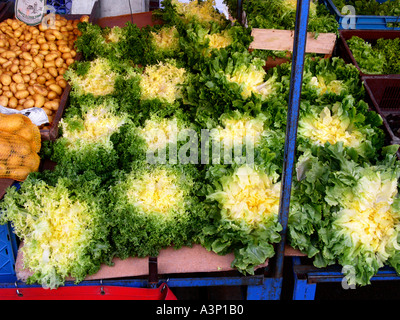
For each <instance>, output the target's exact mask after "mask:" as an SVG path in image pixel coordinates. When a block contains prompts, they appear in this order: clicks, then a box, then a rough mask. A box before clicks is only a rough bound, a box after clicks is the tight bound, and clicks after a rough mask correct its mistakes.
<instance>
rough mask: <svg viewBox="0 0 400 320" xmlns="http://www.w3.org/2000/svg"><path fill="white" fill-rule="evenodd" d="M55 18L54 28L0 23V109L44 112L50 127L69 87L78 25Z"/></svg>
mask: <svg viewBox="0 0 400 320" xmlns="http://www.w3.org/2000/svg"><path fill="white" fill-rule="evenodd" d="M88 20H89V17H88V16H82V17H81V18H80V19H76V20H67V19H66V18H65V17H62V16H60V15H55V23H54V25H55V26H54V28H46V27H45V26H44V25H42V24H39V25H38V26H28V25H26V24H25V23H23V22H21V21H19V20H17V19H7V20H4V21H3V22H1V23H0V105H2V106H4V107H8V108H13V109H17V110H23V109H27V108H32V107H38V108H43V110H44V111H45V112H46V114H47V115H48V118H49V124H47V125H44V126H41V127H40V129H48V128H49V127H50V126H51V123H52V121H53V119H54V116H55V113H56V111H57V109H58V107H59V105H60V98H61V94H62V92H63V90H64V88H65V87H66V86H67V82H66V81H65V79H64V77H63V75H64V73H65V71H66V70H67V69H68V67H69V65H71V64H72V63H73V62H74V61H75V56H76V51H75V50H74V42H75V40H76V39H77V37H78V36H79V35H80V31H79V30H78V27H77V25H78V23H79V22H81V21H82V22H83V21H88Z"/></svg>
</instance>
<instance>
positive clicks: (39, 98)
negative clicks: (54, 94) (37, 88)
mask: <svg viewBox="0 0 400 320" xmlns="http://www.w3.org/2000/svg"><path fill="white" fill-rule="evenodd" d="M32 99H33V100H34V101H35V107H36V108H41V107H43V105H44V103H45V102H46V99H45V97H43V96H42V95H41V94H39V93H35V94H34V95H32Z"/></svg>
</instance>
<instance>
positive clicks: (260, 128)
mask: <svg viewBox="0 0 400 320" xmlns="http://www.w3.org/2000/svg"><path fill="white" fill-rule="evenodd" d="M265 121H266V116H265V115H264V114H263V113H259V114H258V115H257V116H256V117H253V116H250V115H249V114H246V113H240V112H239V111H237V110H235V111H233V112H231V113H225V114H223V115H222V116H221V117H220V122H221V125H220V126H217V127H216V128H214V129H213V130H212V131H211V137H212V138H213V139H214V140H217V141H219V142H221V143H223V146H224V148H232V147H233V146H234V145H235V144H241V145H244V144H245V143H246V142H249V143H252V144H253V145H254V146H255V147H257V146H258V145H259V143H260V141H261V138H262V134H263V132H264V125H265Z"/></svg>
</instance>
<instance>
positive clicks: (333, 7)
mask: <svg viewBox="0 0 400 320" xmlns="http://www.w3.org/2000/svg"><path fill="white" fill-rule="evenodd" d="M324 2H326V3H327V4H328V5H329V6H330V7H331V8H332V9H333V10H334V11H335V13H336V15H337V16H338V17H340V18H344V17H345V16H344V15H343V14H341V13H340V11H339V9H338V8H337V7H336V6H335V4H334V3H333V1H332V0H324ZM355 17H356V18H358V17H362V18H386V19H388V18H389V19H398V21H399V22H400V16H373V15H356V16H355ZM391 22H392V21H391Z"/></svg>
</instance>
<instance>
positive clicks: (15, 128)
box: [0, 113, 42, 152]
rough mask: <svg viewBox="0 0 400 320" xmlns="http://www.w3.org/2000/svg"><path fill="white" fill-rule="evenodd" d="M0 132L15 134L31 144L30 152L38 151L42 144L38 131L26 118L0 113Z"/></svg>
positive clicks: (19, 115)
mask: <svg viewBox="0 0 400 320" xmlns="http://www.w3.org/2000/svg"><path fill="white" fill-rule="evenodd" d="M0 131H5V132H8V133H12V134H16V135H18V136H20V137H22V138H24V139H26V140H28V141H29V142H30V143H31V144H32V150H34V151H35V152H39V151H40V148H41V143H42V140H41V136H40V130H39V128H38V127H37V125H35V124H33V123H32V121H31V120H30V119H29V118H28V117H27V116H24V115H23V114H2V113H0Z"/></svg>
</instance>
